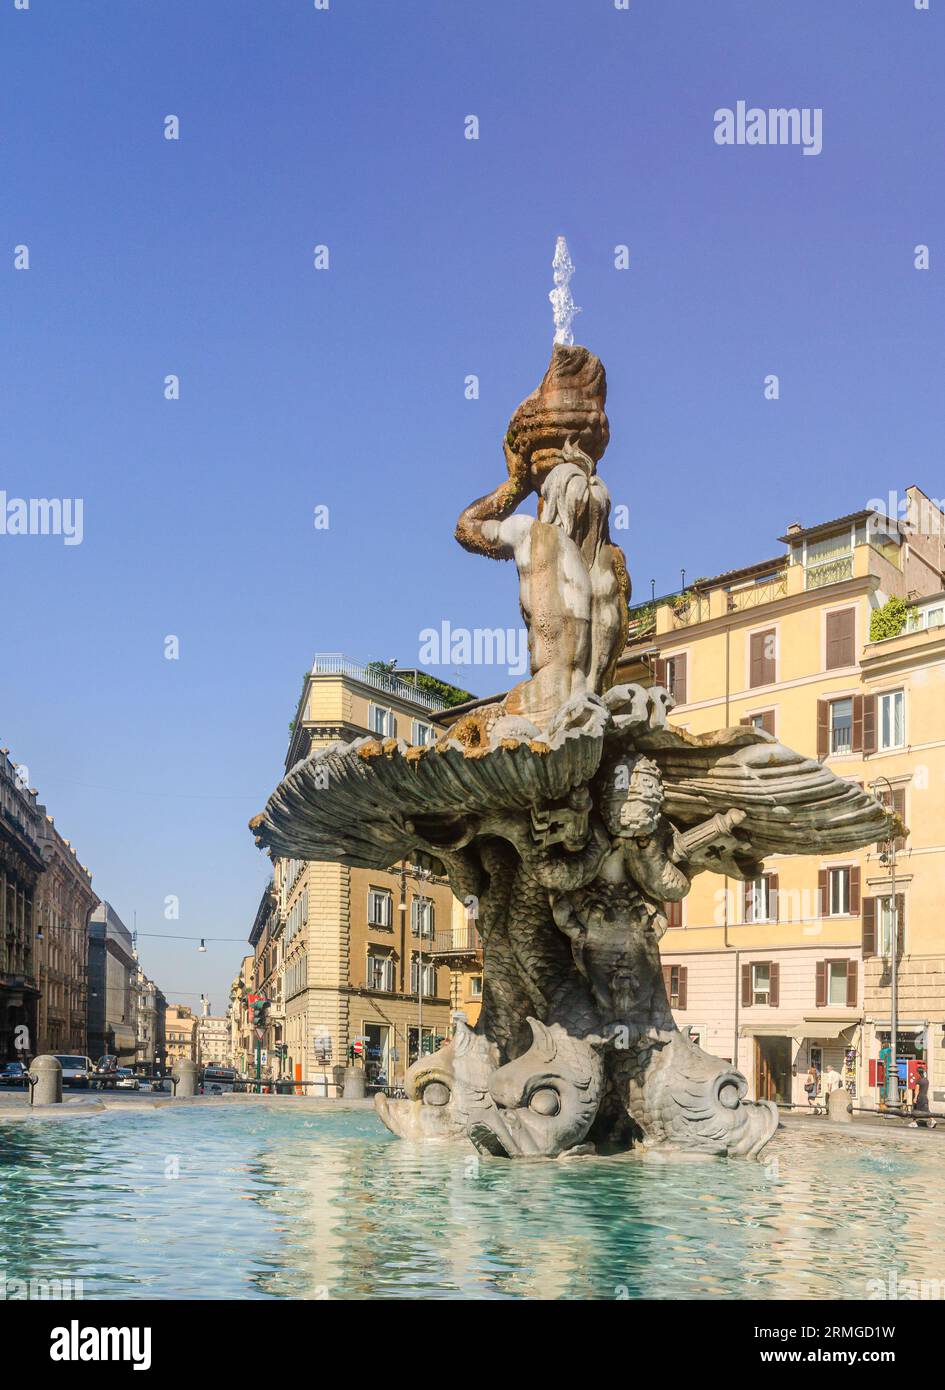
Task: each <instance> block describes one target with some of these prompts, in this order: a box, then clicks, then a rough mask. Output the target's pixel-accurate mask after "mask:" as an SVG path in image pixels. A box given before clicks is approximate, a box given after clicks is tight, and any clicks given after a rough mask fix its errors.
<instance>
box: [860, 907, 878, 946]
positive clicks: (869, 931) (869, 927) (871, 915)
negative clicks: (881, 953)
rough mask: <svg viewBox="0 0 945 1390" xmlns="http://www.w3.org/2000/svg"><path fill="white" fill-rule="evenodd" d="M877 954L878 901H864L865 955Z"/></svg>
mask: <svg viewBox="0 0 945 1390" xmlns="http://www.w3.org/2000/svg"><path fill="white" fill-rule="evenodd" d="M875 954H876V899H875V898H864V899H863V955H864V956H875Z"/></svg>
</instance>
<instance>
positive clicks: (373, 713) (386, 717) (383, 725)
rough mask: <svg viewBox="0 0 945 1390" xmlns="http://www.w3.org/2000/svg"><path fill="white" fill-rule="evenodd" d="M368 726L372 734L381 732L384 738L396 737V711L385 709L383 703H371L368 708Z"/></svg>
mask: <svg viewBox="0 0 945 1390" xmlns="http://www.w3.org/2000/svg"><path fill="white" fill-rule="evenodd" d="M368 728H369V729H370V730H371V733H372V734H380V735H381V737H382V738H395V737H396V735H397V720H396V719H395V717H394V711H393V710H389V709H385V708H384V707H383V705H371V706H370V708H369V710H368Z"/></svg>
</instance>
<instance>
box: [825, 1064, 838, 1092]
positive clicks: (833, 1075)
mask: <svg viewBox="0 0 945 1390" xmlns="http://www.w3.org/2000/svg"><path fill="white" fill-rule="evenodd" d="M841 1084H842V1083H841V1080H840V1073H839V1072H838V1071H837V1069H836V1067H835V1066H834V1064H833V1063H832V1062H831V1063H830V1066H829V1067H828V1068H827V1075H826V1076H825V1077H824V1095H825V1096H829V1095H830V1092H831V1091H836V1090H837V1089H838V1087H839V1086H840V1085H841Z"/></svg>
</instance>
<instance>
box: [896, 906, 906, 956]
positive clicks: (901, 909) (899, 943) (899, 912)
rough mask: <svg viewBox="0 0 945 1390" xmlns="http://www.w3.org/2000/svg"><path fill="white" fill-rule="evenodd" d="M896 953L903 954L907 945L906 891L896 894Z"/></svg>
mask: <svg viewBox="0 0 945 1390" xmlns="http://www.w3.org/2000/svg"><path fill="white" fill-rule="evenodd" d="M896 926H897V928H898V930H897V932H896V955H897V956H901V955H902V953H903V951H904V949H905V945H906V897H905V894H904V893H897V894H896Z"/></svg>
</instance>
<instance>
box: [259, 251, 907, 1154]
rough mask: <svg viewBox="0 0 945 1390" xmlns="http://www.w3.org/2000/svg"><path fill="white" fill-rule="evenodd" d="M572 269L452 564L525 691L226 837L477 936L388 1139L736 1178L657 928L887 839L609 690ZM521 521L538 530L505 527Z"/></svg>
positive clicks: (559, 275) (559, 276)
mask: <svg viewBox="0 0 945 1390" xmlns="http://www.w3.org/2000/svg"><path fill="white" fill-rule="evenodd" d="M572 270H573V267H572V265H571V262H570V257H569V256H568V254H567V247H566V245H564V244H563V239H559V245H558V248H557V250H556V255H555V284H556V289H555V290H554V291H552V303H553V306H554V311H555V326H556V334H555V343H554V347H553V350H552V356H551V362H550V364H549V366H548V369H547V371H546V372H545V375H544V377H543V378H542V381H541V384H540V385H539V387H538V388H537V390H535V391H534V392H533V393H532V394H531V395H530V396H529V397H528V398H527V399H526V400H524V401H523V402H522V404H521V405H520V406H519V407H518V409H517V410H516V411H515V414H514V415H513V416H512V419H511V421H510V422H509V427H508V430H507V432H506V435H505V439H504V445H503V447H504V452H505V464H506V472H507V477H505V478H504V479H503V480H502V481H501V482H500V483H499V485H498V486H497V487H496V488H495V489H494V490H493V491H492V492H490V493H488V494H487V495H486V496H484V497H481V498H479V500H478V501H475V502H472V503H471V504H470V505H469V506H468V507H467V508H466V509H465V511H464V512H463V513H462V515H461V516H460V518H459V522H458V525H457V527H456V538H457V540H458V541H459V543H460V544H461V545H462V546H464V547H465V548H466V549H467V550H471V551H474V552H476V553H477V554H480V555H484V556H488V557H490V558H492V559H496V560H513V561H514V562H515V567H516V570H517V572H518V580H519V602H520V605H521V610H522V616H523V618H524V620H525V623H526V625H527V627H528V635H529V652H530V657H531V675H530V677H529V679H527V680H525V681H522V682H521V684H519V685H517V686H516V687H515V688H514V689H513V690H511V691H509V693H508V694H507V695H506V696H505V698H504V699H502V700H498V701H496V702H494V703H491V704H487V705H484V706H479V707H477V708H474V709H473V710H472V711H471V712H469V713H467V714H466V715H465V716H464V717H461V718H459V719H458V721H457V722H456V723H454V724H453V725H452V726H451V727H450V728H448V729H447V730H446V731H445V732H444V733H443V735H442V737H440V739H439V740H438V741H437V742H436V743H435V744H433V745H428V746H424V747H415V746H411V745H410V744H408V743H405V742H404V741H403V740H402V739H393V738H390V739H378V738H371V737H367V738H360V739H355V740H354V741H353V742H352V743H333V744H331V745H329V746H327V747H324V748H321V749H318V750H317V751H315V752H313V753H312V754H311V755H310V756H309V757H307V758H305V759H303V760H302V761H301V762H299V763H297V764H296V765H295V766H294V767H293V768H292V769H291V770H290V771H289V772H288V774H287V775H286V777H285V778H284V779H283V781H282V782H281V783H280V785H279V786H278V787H277V789H276V790H275V792H274V793H273V795H272V796H271V797H270V799H269V802H268V804H267V806H266V809H265V811H264V812H262V814H261V815H259V816H257V817H255V818H254V820H253V821H252V822H251V829H252V830H253V832H254V834H255V836H256V841H257V844H259V845H260V846H261V847H263V848H265V849H267V850H269V852H270V853H271V854H273V855H277V856H287V857H290V858H300V859H316V860H329V861H334V862H341V863H344V864H349V865H352V866H354V867H360V868H369V869H387V868H390V867H391V866H393V865H395V864H397V863H399V862H400V861H401V860H409V861H410V862H412V863H415V864H418V865H420V866H422V867H425V868H428V869H430V870H432V871H433V872H435V873H437V874H441V875H445V876H446V877H447V879H448V880H449V883H450V885H451V887H452V889H453V892H454V893H455V894H456V896H457V897H458V898H459V899H460V900H461V901H462V902H464V903H465V904H466V906H467V909H468V910H469V911H470V912H471V913H472V914H473V915H474V916H475V919H476V922H477V924H478V927H479V931H480V933H481V936H482V942H483V953H484V985H483V1000H482V1010H481V1014H480V1018H479V1022H478V1024H477V1026H476V1028H475V1029H474V1030H472V1029H469V1028H468V1027H467V1026H466V1025H465V1024H463V1023H457V1025H456V1029H455V1032H454V1033H453V1035H452V1037H451V1038H450V1040H449V1041H448V1042H447V1043H446V1044H445V1045H444V1046H443V1047H442V1048H440V1050H439V1051H438V1052H437V1053H435V1054H433V1055H432V1056H423V1057H420V1058H419V1059H418V1061H417V1062H415V1063H414V1065H413V1066H412V1067H411V1068H410V1069H409V1071H408V1073H407V1088H406V1089H407V1099H405V1100H389V1099H387V1098H386V1097H383V1096H378V1098H377V1105H378V1110H379V1113H380V1115H381V1117H382V1118H383V1120H384V1121H385V1123H386V1124H387V1125H388V1127H389V1128H390V1129H391V1130H393V1131H394V1133H395V1134H398V1135H400V1136H401V1137H404V1138H410V1139H429V1140H444V1139H447V1140H462V1139H464V1138H465V1140H468V1141H469V1142H471V1143H472V1144H473V1145H474V1146H475V1147H476V1148H477V1149H478V1150H479V1151H480V1152H481V1153H485V1154H491V1155H495V1156H498V1157H503V1158H557V1157H565V1156H574V1155H580V1154H587V1153H595V1152H596V1153H602V1154H607V1153H614V1152H620V1151H623V1150H626V1149H628V1148H630V1147H632V1146H634V1145H638V1144H642V1145H646V1146H655V1145H667V1146H672V1147H676V1148H681V1149H686V1150H696V1151H701V1152H703V1153H708V1154H718V1155H724V1154H728V1155H752V1154H757V1153H758V1152H759V1150H760V1149H761V1148H762V1147H763V1146H764V1144H765V1143H767V1141H768V1140H769V1139H770V1138H771V1135H772V1134H773V1133H774V1131H775V1129H776V1128H777V1123H778V1120H777V1111H776V1108H775V1106H774V1105H773V1104H771V1103H770V1102H764V1101H762V1102H758V1103H754V1102H752V1101H749V1100H748V1099H747V1098H746V1093H747V1083H746V1081H745V1078H744V1077H743V1076H742V1075H741V1074H740V1073H739V1072H738V1071H736V1070H734V1069H733V1067H732V1066H731V1065H730V1064H729V1063H728V1062H725V1061H723V1060H721V1059H720V1058H717V1057H712V1056H710V1055H709V1054H708V1053H706V1052H704V1051H702V1049H701V1048H699V1047H698V1046H696V1044H695V1043H693V1042H691V1041H690V1039H689V1038H688V1036H686V1035H684V1034H682V1033H680V1031H679V1030H678V1028H677V1027H676V1024H675V1022H674V1020H673V1016H672V1012H671V1010H670V1006H669V1002H668V1000H667V997H666V991H665V988H664V984H663V976H662V971H661V968H660V954H659V941H660V937H661V936H662V934H663V932H664V931H665V930H666V926H667V918H666V905H667V903H671V902H677V901H679V900H680V899H681V898H683V897H685V895H686V894H687V893H688V891H689V886H690V883H691V880H692V878H693V877H694V876H695V875H696V874H698V873H702V872H706V871H707V872H712V873H717V874H725V875H728V876H729V877H732V878H735V879H752V878H754V877H756V876H757V875H758V874H759V873H760V872H761V870H762V861H763V860H764V858H765V856H766V855H771V854H812V853H834V852H842V851H846V850H852V849H855V848H857V847H859V846H861V845H864V844H867V843H869V842H871V841H876V840H880V839H884V838H886V837H887V835H888V834H889V825H890V813H888V812H887V811H886V810H885V809H884V808H883V807H882V806H880V805H879V803H878V802H877V801H876V800H875V799H874V798H873V797H872V796H871V795H869V794H868V793H866V792H864V791H863V790H861V789H860V788H859V787H858V786H857V785H856V784H855V783H852V782H849V781H844V780H842V779H840V778H838V777H836V776H834V774H833V773H832V772H830V771H828V769H827V768H825V767H823V766H822V765H821V764H820V763H819V762H817V761H815V760H813V759H811V758H807V757H803V756H802V755H800V754H798V753H795V752H793V751H792V750H791V749H789V748H786V747H784V746H783V745H782V744H780V743H778V742H777V741H776V740H775V739H774V738H772V737H771V735H769V734H767V733H765V732H764V731H763V730H760V729H754V728H749V727H741V726H739V727H738V728H732V729H720V730H718V731H715V732H713V733H710V734H703V735H692V734H688V733H686V732H684V731H681V730H677V729H674V728H672V727H671V726H670V724H669V723H668V720H667V715H668V713H669V711H670V709H671V708H672V705H673V701H672V697H671V696H670V695H669V694H668V692H667V691H666V690H664V689H662V688H660V687H656V686H654V687H649V688H644V687H642V686H639V685H616V684H615V683H614V682H615V674H616V669H617V662H618V658H619V657H620V655H621V652H622V651H623V649H624V646H625V643H626V636H627V623H628V613H627V603H628V599H629V593H630V584H629V579H628V576H627V567H626V562H625V558H624V554H623V551H622V550H620V548H619V547H618V546H616V545H614V543H613V541H612V540H611V537H610V533H609V529H608V516H609V511H610V496H609V493H608V491H607V488H606V486H605V484H604V482H603V480H602V479H601V477H600V475H599V473H598V466H599V464H600V461H601V458H602V457H603V454H604V451H605V449H606V448H607V443H608V439H609V429H608V422H607V415H606V413H605V408H604V407H605V399H606V378H605V374H604V368H603V366H602V364H601V362H600V361H599V360H598V358H597V357H595V356H594V355H593V353H591V352H589V351H588V349H587V348H585V347H579V346H573V345H572V343H571V323H570V320H571V317H572V316H573V313H574V312H576V307H575V306H574V304H573V300H571V297H570V290H569V288H568V281H569V280H570V275H571V271H572ZM531 494H535V496H536V497H537V516H534V517H533V516H531V515H528V514H527V513H523V512H522V511H521V510H520V507H521V505H522V503H524V502H525V501H526V499H527V498H528V497H529V496H530V495H531Z"/></svg>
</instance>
